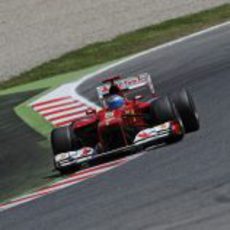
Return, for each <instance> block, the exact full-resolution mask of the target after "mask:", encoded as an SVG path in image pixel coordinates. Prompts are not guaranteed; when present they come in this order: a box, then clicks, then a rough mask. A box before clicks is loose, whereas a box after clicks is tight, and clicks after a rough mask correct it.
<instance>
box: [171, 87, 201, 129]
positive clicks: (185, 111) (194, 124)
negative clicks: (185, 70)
mask: <svg viewBox="0 0 230 230" xmlns="http://www.w3.org/2000/svg"><path fill="white" fill-rule="evenodd" d="M172 100H173V102H174V104H175V106H176V109H177V111H178V112H179V114H180V117H181V119H182V122H183V124H184V127H185V132H186V133H190V132H194V131H197V130H198V129H199V128H200V123H199V116H198V113H197V110H196V107H195V104H194V101H193V98H192V96H191V94H190V93H189V92H188V91H187V90H185V89H182V90H181V91H180V92H179V93H176V94H174V95H172Z"/></svg>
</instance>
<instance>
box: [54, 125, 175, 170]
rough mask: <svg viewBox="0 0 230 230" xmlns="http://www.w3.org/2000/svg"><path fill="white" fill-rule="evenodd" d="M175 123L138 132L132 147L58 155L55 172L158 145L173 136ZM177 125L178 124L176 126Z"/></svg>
mask: <svg viewBox="0 0 230 230" xmlns="http://www.w3.org/2000/svg"><path fill="white" fill-rule="evenodd" d="M174 124H175V122H165V123H163V124H161V125H158V126H154V127H152V128H148V129H144V130H142V131H140V132H139V133H138V134H137V135H136V137H135V139H134V142H133V144H132V145H128V146H124V147H121V148H118V149H114V150H111V151H107V152H103V153H98V151H97V148H94V149H93V148H90V147H84V148H82V149H79V150H76V151H70V152H65V153H60V154H58V155H56V156H55V157H54V163H55V168H56V169H57V170H61V169H68V168H73V167H76V166H79V165H82V164H85V163H87V164H91V163H96V162H100V161H105V160H108V159H112V158H117V157H122V156H124V155H127V154H132V153H135V152H138V151H141V150H143V149H145V148H146V147H150V146H154V145H158V144H159V143H162V142H164V141H165V140H166V139H167V138H170V137H171V136H172V135H175V133H174V131H173V128H172V126H173V125H174ZM178 125H179V124H178Z"/></svg>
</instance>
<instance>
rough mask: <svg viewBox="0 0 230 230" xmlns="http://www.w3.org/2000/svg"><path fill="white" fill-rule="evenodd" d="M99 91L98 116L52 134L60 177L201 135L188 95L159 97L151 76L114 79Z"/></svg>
mask: <svg viewBox="0 0 230 230" xmlns="http://www.w3.org/2000/svg"><path fill="white" fill-rule="evenodd" d="M96 90H97V94H98V99H99V101H100V103H101V105H102V108H101V109H100V110H99V111H96V110H94V109H89V110H87V111H86V115H85V116H84V117H82V118H80V119H77V120H75V121H74V122H72V124H70V125H69V126H65V127H59V128H55V129H53V130H52V132H51V144H52V149H53V154H54V166H55V169H57V170H59V171H60V172H61V173H65V172H68V171H70V170H72V169H77V168H78V167H80V166H81V165H82V164H85V163H87V164H90V163H91V162H94V161H97V160H98V159H101V158H105V157H106V156H109V155H113V156H114V155H115V156H116V155H119V154H125V153H126V152H136V151H140V150H143V149H145V148H148V147H151V146H155V145H158V144H169V143H173V142H177V141H179V140H181V139H182V138H183V136H184V134H185V133H189V132H194V131H197V130H198V129H199V126H200V125H199V118H198V114H197V111H196V108H195V105H194V102H193V99H192V97H191V95H190V94H189V92H188V91H187V90H185V89H182V90H180V91H178V92H176V93H174V94H173V95H171V96H170V97H168V96H159V95H157V94H156V92H155V88H154V85H153V83H152V80H151V76H150V75H149V74H147V73H144V74H140V75H138V76H133V77H128V78H121V77H120V76H116V77H112V78H109V79H106V80H104V81H103V82H102V83H101V85H100V86H98V87H97V89H96Z"/></svg>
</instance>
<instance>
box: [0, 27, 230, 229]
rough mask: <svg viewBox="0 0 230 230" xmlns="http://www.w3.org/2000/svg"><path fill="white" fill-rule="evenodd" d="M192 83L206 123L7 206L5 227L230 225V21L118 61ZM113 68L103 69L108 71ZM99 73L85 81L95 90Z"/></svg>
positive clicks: (170, 82) (164, 84) (160, 84)
mask: <svg viewBox="0 0 230 230" xmlns="http://www.w3.org/2000/svg"><path fill="white" fill-rule="evenodd" d="M145 71H146V72H149V73H151V74H152V75H153V76H154V77H153V80H154V82H155V83H156V86H157V88H158V89H159V90H160V92H162V93H168V92H172V91H173V90H176V89H178V88H181V87H184V86H185V87H187V88H189V89H190V91H191V92H192V94H193V96H194V99H195V101H196V104H197V107H198V111H199V113H200V117H201V124H202V126H201V130H200V131H199V132H197V133H193V134H190V135H188V136H186V137H185V138H184V140H183V141H182V142H180V143H177V144H174V145H171V146H167V147H164V148H159V149H157V150H154V151H152V152H149V153H148V154H145V155H144V156H142V157H140V158H138V159H136V160H134V161H131V162H129V163H128V164H126V165H124V166H122V167H119V168H117V169H115V170H112V171H110V172H108V173H106V174H103V175H101V176H98V177H96V178H93V179H90V180H87V181H86V182H84V183H82V184H79V185H76V186H72V187H69V188H67V189H65V190H62V191H60V192H57V193H54V194H52V195H49V196H46V197H43V198H41V199H38V200H35V201H33V202H30V203H26V204H24V205H22V206H18V207H16V208H13V209H10V210H7V211H5V212H2V213H0V229H17V230H22V229H23V230H26V229H30V230H31V229H39V230H40V229H55V230H59V229H68V230H69V229H70V230H71V229H94V230H95V229H100V230H103V229H106V230H107V229H125V230H129V229H130V230H133V229H146V230H147V229H156V230H163V229H176V230H180V229H181V230H184V229H186V230H187V229H188V230H189V229H191V230H194V229H196V230H199V229H202V230H206V229H207V230H210V229H218V230H226V229H229V224H230V220H229V214H230V195H229V194H230V193H229V192H230V167H229V163H230V143H229V134H230V129H229V127H230V121H229V116H230V112H229V111H230V99H229V98H230V26H229V25H228V26H225V27H222V28H219V29H217V30H215V31H212V32H209V33H206V34H203V35H201V36H198V37H195V38H192V39H189V40H186V41H184V42H182V43H179V44H176V45H174V46H171V47H167V48H164V49H161V50H158V51H156V52H154V53H150V54H148V55H146V56H143V57H140V58H137V59H135V60H133V61H131V62H128V63H124V64H123V65H121V66H119V67H116V68H113V69H112V70H110V71H109V73H110V74H111V73H116V74H117V73H121V74H123V75H127V74H128V75H129V74H136V73H141V72H145ZM107 75H108V73H106V74H102V77H104V76H107ZM99 78H100V77H97V78H95V80H90V81H89V82H87V83H85V84H83V85H82V86H81V92H82V94H85V93H87V95H88V96H89V98H95V97H94V94H93V93H92V94H90V95H89V94H88V92H93V91H94V87H95V84H96V82H97V81H98V80H99Z"/></svg>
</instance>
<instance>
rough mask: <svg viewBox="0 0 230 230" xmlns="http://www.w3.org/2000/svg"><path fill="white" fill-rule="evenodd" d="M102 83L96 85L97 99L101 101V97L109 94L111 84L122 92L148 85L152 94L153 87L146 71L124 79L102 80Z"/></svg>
mask: <svg viewBox="0 0 230 230" xmlns="http://www.w3.org/2000/svg"><path fill="white" fill-rule="evenodd" d="M103 82H104V83H102V85H100V86H98V87H97V88H96V89H97V94H98V98H99V100H100V101H101V102H102V103H103V99H104V97H105V96H107V95H108V94H109V89H110V86H111V84H112V82H113V84H115V85H117V86H118V87H119V89H120V90H121V91H123V92H127V91H129V90H133V89H137V88H140V87H143V86H148V87H149V89H150V91H151V92H152V93H153V94H154V93H155V89H154V86H153V83H152V79H151V76H150V75H149V74H148V73H143V74H139V75H137V76H132V77H128V78H124V79H119V78H115V79H114V78H113V80H112V82H111V81H110V80H108V81H106V80H105V81H103Z"/></svg>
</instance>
